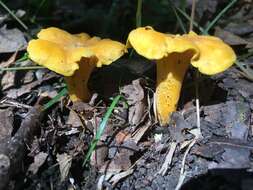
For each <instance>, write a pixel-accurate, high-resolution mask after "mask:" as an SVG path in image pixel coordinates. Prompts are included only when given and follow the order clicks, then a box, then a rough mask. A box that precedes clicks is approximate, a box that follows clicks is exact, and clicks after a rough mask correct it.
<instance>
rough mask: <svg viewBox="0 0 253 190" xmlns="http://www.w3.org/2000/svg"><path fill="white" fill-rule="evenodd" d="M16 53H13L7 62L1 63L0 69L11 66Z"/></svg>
mask: <svg viewBox="0 0 253 190" xmlns="http://www.w3.org/2000/svg"><path fill="white" fill-rule="evenodd" d="M17 53H18V52H17V51H15V53H13V54H12V56H11V57H10V58H9V59H8V60H7V61H2V62H1V63H0V66H1V68H5V67H9V66H11V64H13V63H14V62H15V60H16V57H17Z"/></svg>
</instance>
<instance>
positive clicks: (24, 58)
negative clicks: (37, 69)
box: [16, 52, 29, 63]
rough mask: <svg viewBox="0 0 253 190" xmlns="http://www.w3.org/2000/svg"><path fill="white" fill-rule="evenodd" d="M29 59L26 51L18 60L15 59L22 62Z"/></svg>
mask: <svg viewBox="0 0 253 190" xmlns="http://www.w3.org/2000/svg"><path fill="white" fill-rule="evenodd" d="M28 59H29V54H28V53H27V52H25V53H24V55H23V56H22V57H20V58H19V59H18V60H16V63H17V62H23V61H26V60H28Z"/></svg>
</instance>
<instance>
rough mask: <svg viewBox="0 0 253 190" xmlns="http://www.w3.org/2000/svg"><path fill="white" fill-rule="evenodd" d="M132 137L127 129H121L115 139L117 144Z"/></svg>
mask: <svg viewBox="0 0 253 190" xmlns="http://www.w3.org/2000/svg"><path fill="white" fill-rule="evenodd" d="M129 138H130V134H129V133H128V132H126V131H120V132H118V133H117V135H116V137H115V140H116V143H117V144H122V143H123V142H124V141H125V140H126V139H129Z"/></svg>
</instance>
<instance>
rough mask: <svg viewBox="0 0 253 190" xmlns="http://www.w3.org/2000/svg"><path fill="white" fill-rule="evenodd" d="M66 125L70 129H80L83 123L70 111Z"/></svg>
mask: <svg viewBox="0 0 253 190" xmlns="http://www.w3.org/2000/svg"><path fill="white" fill-rule="evenodd" d="M66 124H69V125H71V126H72V127H81V126H83V123H82V121H81V119H80V117H79V116H78V114H77V113H76V112H75V111H73V110H70V112H69V117H68V120H67V122H66Z"/></svg>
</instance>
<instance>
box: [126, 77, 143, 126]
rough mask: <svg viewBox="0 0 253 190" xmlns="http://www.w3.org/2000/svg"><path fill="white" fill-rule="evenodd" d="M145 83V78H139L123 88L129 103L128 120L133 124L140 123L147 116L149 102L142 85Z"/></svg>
mask: <svg viewBox="0 0 253 190" xmlns="http://www.w3.org/2000/svg"><path fill="white" fill-rule="evenodd" d="M143 83H145V81H144V80H143V79H137V80H134V81H133V82H132V84H131V85H127V86H124V87H123V88H122V90H121V93H122V94H124V96H125V97H126V100H127V103H128V105H129V113H128V122H129V123H130V124H131V125H138V124H139V123H140V122H141V121H142V120H143V117H144V116H145V110H146V109H147V102H146V100H145V94H144V90H143V87H142V84H143Z"/></svg>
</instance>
